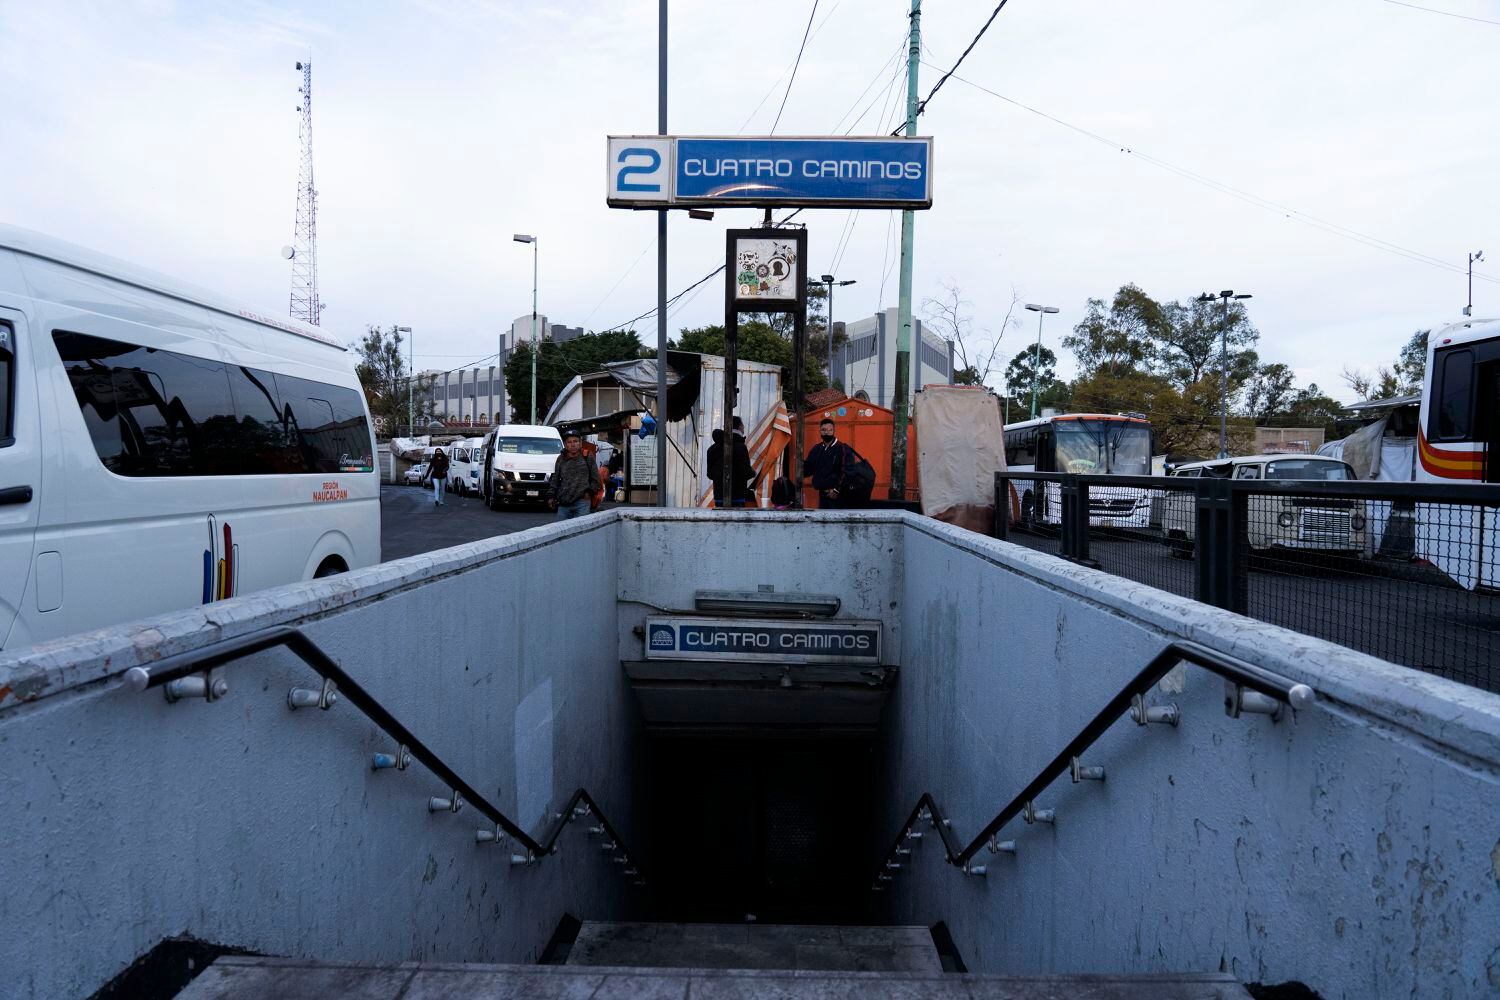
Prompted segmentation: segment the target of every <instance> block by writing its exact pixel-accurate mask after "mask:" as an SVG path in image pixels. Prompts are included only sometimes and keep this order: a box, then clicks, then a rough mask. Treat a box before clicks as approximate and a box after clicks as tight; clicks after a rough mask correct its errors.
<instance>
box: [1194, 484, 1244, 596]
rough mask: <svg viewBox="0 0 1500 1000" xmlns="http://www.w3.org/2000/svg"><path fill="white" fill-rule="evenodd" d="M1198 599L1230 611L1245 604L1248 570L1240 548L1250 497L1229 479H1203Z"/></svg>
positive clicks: (1199, 507) (1199, 506) (1199, 498)
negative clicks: (1236, 487) (1241, 557)
mask: <svg viewBox="0 0 1500 1000" xmlns="http://www.w3.org/2000/svg"><path fill="white" fill-rule="evenodd" d="M1194 486H1195V487H1196V497H1197V515H1198V544H1197V545H1196V546H1195V548H1196V550H1197V551H1196V553H1195V555H1196V561H1197V565H1198V600H1200V601H1202V602H1203V603H1204V604H1212V605H1213V606H1214V607H1217V608H1225V609H1227V610H1229V611H1243V610H1244V607H1245V571H1244V567H1243V565H1242V564H1243V560H1242V559H1240V558H1239V552H1238V551H1237V548H1238V545H1239V543H1240V541H1241V540H1242V539H1243V538H1244V537H1245V531H1246V527H1247V521H1248V514H1249V496H1248V494H1246V493H1245V492H1244V491H1242V490H1241V491H1235V490H1234V489H1233V487H1232V485H1231V483H1230V481H1229V480H1228V479H1217V478H1214V479H1199V480H1198V481H1197V482H1196V483H1195V484H1194Z"/></svg>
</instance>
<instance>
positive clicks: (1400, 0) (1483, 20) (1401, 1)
mask: <svg viewBox="0 0 1500 1000" xmlns="http://www.w3.org/2000/svg"><path fill="white" fill-rule="evenodd" d="M1385 2H1386V3H1391V4H1395V5H1396V6H1397V7H1408V8H1410V9H1412V10H1422V11H1426V12H1427V13H1429V14H1441V15H1443V16H1444V17H1456V18H1459V19H1460V20H1464V21H1478V22H1479V23H1480V24H1494V25H1500V21H1492V20H1490V19H1489V18H1487V17H1472V16H1470V15H1468V14H1455V13H1454V12H1453V11H1451V10H1438V9H1437V8H1436V7H1422V6H1419V5H1417V4H1414V3H1406V2H1405V0H1385Z"/></svg>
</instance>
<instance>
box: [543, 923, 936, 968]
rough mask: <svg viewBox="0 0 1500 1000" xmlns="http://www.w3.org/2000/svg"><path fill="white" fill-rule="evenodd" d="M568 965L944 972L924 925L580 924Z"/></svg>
mask: <svg viewBox="0 0 1500 1000" xmlns="http://www.w3.org/2000/svg"><path fill="white" fill-rule="evenodd" d="M567 964H568V965H607V966H616V967H626V966H630V967H637V968H652V969H767V970H786V971H810V972H837V971H845V972H942V971H943V963H942V960H941V959H939V958H938V953H937V949H936V948H935V947H934V946H933V943H932V934H931V932H930V931H928V929H927V928H926V927H831V926H827V925H816V924H814V925H808V924H664V923H596V922H593V921H585V922H584V924H583V927H582V928H581V929H580V930H579V932H578V940H576V941H574V942H573V949H572V951H570V952H568V961H567Z"/></svg>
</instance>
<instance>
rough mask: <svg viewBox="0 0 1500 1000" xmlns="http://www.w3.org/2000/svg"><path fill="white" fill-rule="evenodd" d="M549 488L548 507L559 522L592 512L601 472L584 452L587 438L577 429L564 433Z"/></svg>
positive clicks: (548, 484)
mask: <svg viewBox="0 0 1500 1000" xmlns="http://www.w3.org/2000/svg"><path fill="white" fill-rule="evenodd" d="M547 489H548V493H547V506H548V507H551V508H552V509H553V510H555V511H557V520H559V521H568V520H571V519H572V518H575V517H583V516H584V515H585V514H587V513H588V512H589V507H590V498H591V497H592V496H593V495H594V494H595V493H597V492H598V490H599V470H598V469H597V468H595V466H594V461H593V459H591V458H589V457H588V456H587V455H585V454H584V453H583V438H582V437H580V436H579V434H578V432H577V431H576V430H570V431H567V432H566V433H564V434H563V450H562V454H560V455H558V456H557V464H556V465H554V466H553V467H552V478H551V479H550V480H549V481H548V483H547Z"/></svg>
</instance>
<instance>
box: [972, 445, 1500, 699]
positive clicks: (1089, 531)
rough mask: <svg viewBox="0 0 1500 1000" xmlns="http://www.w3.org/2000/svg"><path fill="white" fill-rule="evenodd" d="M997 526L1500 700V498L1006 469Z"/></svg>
mask: <svg viewBox="0 0 1500 1000" xmlns="http://www.w3.org/2000/svg"><path fill="white" fill-rule="evenodd" d="M996 510H997V512H998V513H997V519H996V525H995V533H996V535H997V536H998V537H1001V538H1007V539H1008V540H1010V541H1012V542H1015V543H1017V544H1019V545H1024V546H1026V547H1027V548H1031V549H1036V550H1038V551H1042V552H1047V553H1049V554H1051V555H1056V556H1060V557H1061V558H1064V559H1069V560H1072V561H1074V562H1079V563H1082V564H1085V565H1089V566H1093V567H1095V568H1097V569H1102V570H1104V571H1106V572H1109V573H1113V574H1115V575H1117V576H1121V577H1124V578H1126V579H1130V580H1135V581H1138V582H1140V583H1145V584H1148V585H1150V586H1153V587H1157V588H1160V589H1161V590H1165V591H1169V592H1171V593H1174V594H1178V595H1180V596H1183V597H1192V598H1196V599H1198V600H1201V601H1204V602H1206V603H1209V604H1214V605H1216V606H1218V607H1223V608H1227V609H1229V610H1231V611H1237V612H1239V613H1241V614H1245V615H1249V616H1251V617H1254V618H1258V619H1260V620H1261V621H1266V622H1271V623H1273V624H1276V625H1281V626H1284V627H1286V628H1290V629H1294V630H1296V631H1298V632H1302V633H1305V634H1307V635H1313V636H1317V637H1318V638H1321V639H1328V640H1330V641H1333V642H1337V643H1339V644H1341V645H1344V646H1348V647H1349V648H1351V649H1357V650H1360V651H1362V652H1366V653H1370V654H1372V655H1374V656H1378V657H1380V658H1382V659H1385V660H1389V661H1391V662H1393V663H1400V664H1403V665H1405V666H1409V667H1415V668H1417V669H1419V670H1423V671H1426V672H1428V673H1432V674H1437V675H1439V676H1442V677H1447V678H1450V679H1452V680H1456V681H1460V682H1462V683H1465V684H1469V685H1472V686H1474V687H1478V688H1483V689H1485V690H1487V691H1495V692H1497V693H1500V489H1497V488H1495V487H1492V486H1481V485H1474V486H1468V485H1462V486H1460V485H1455V486H1447V485H1440V484H1430V483H1362V482H1348V481H1282V480H1277V481H1270V480H1257V479H1221V478H1199V477H1178V476H1170V477H1161V476H1151V477H1145V476H1075V475H1067V474H1060V473H1025V472H1014V473H1001V474H1000V475H998V476H997V477H996Z"/></svg>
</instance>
